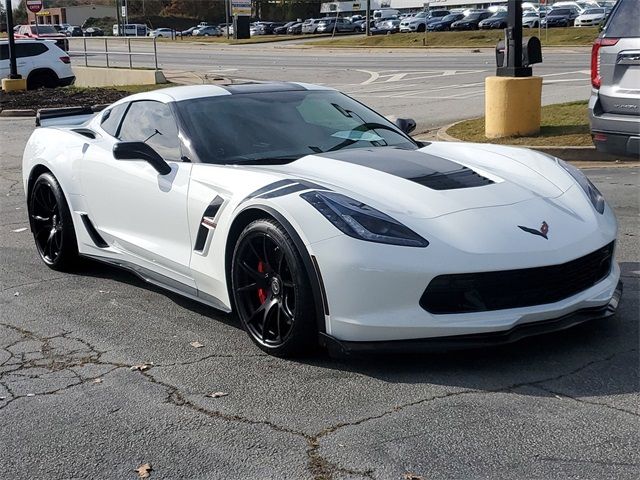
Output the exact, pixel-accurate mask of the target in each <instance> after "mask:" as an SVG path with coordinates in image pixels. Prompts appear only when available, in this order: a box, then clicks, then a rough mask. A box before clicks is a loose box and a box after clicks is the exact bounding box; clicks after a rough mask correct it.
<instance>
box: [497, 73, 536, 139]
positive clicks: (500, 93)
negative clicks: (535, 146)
mask: <svg viewBox="0 0 640 480" xmlns="http://www.w3.org/2000/svg"><path fill="white" fill-rule="evenodd" d="M541 101H542V78H541V77H488V78H487V79H486V80H485V128H484V130H485V136H486V137H487V138H500V137H516V136H527V135H536V134H538V133H539V132H540V108H541Z"/></svg>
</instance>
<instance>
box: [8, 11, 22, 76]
mask: <svg viewBox="0 0 640 480" xmlns="http://www.w3.org/2000/svg"><path fill="white" fill-rule="evenodd" d="M5 5H6V8H7V36H8V37H9V72H10V73H9V78H10V79H12V80H17V79H20V78H22V77H21V76H20V75H18V65H17V64H16V40H15V38H14V37H13V6H12V5H11V0H6V2H5Z"/></svg>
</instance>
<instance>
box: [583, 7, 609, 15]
mask: <svg viewBox="0 0 640 480" xmlns="http://www.w3.org/2000/svg"><path fill="white" fill-rule="evenodd" d="M598 14H604V8H590V9H589V10H587V11H585V12H584V13H583V15H598Z"/></svg>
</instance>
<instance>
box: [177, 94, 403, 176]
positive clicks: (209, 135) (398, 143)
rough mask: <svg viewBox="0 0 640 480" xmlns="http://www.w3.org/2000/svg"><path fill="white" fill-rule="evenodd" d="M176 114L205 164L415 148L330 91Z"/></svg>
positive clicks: (190, 106)
mask: <svg viewBox="0 0 640 480" xmlns="http://www.w3.org/2000/svg"><path fill="white" fill-rule="evenodd" d="M176 108H177V110H178V114H179V116H180V118H181V119H182V123H183V125H184V127H185V130H186V131H187V135H188V137H189V138H190V140H191V142H192V145H193V147H194V149H195V150H196V152H197V154H198V156H199V157H200V159H201V160H202V161H203V162H205V163H216V164H233V163H255V164H260V163H264V164H268V163H287V162H290V161H293V160H297V159H298V158H300V157H303V156H305V155H311V154H314V153H322V152H332V151H337V150H343V149H349V148H365V147H366V148H371V147H386V146H395V147H400V148H407V149H415V148H416V144H415V143H414V142H413V141H412V140H411V139H410V138H408V137H407V136H405V135H404V134H403V133H402V132H400V131H399V130H398V129H397V127H395V125H393V124H392V123H391V122H389V121H388V120H386V119H385V118H384V117H382V116H380V115H378V114H377V113H375V112H373V111H372V110H369V109H368V108H367V107H365V106H364V105H362V104H360V103H358V102H356V101H355V100H353V99H351V98H349V97H347V96H346V95H344V94H342V93H339V92H334V91H307V90H304V91H297V90H296V91H284V92H269V93H242V94H233V95H223V96H217V97H203V98H194V99H190V100H183V101H180V102H177V103H176Z"/></svg>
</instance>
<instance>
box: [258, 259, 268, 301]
mask: <svg viewBox="0 0 640 480" xmlns="http://www.w3.org/2000/svg"><path fill="white" fill-rule="evenodd" d="M258 271H259V272H260V273H263V272H264V263H263V262H262V260H259V261H258ZM258 299H259V300H260V303H264V302H266V301H267V292H265V291H264V288H259V289H258Z"/></svg>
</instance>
